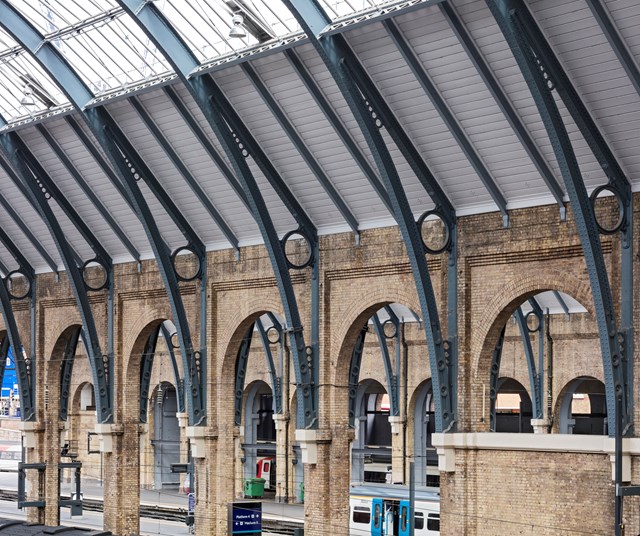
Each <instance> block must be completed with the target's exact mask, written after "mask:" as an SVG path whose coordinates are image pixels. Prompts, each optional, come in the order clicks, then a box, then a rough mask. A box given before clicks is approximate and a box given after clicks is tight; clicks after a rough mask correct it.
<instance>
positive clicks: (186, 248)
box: [171, 245, 202, 283]
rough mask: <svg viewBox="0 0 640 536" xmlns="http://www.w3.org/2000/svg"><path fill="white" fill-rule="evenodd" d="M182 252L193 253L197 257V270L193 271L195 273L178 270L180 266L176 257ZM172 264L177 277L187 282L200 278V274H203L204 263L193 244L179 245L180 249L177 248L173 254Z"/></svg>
mask: <svg viewBox="0 0 640 536" xmlns="http://www.w3.org/2000/svg"><path fill="white" fill-rule="evenodd" d="M182 252H187V253H191V254H192V255H193V256H194V257H195V263H196V264H195V270H194V271H193V273H186V274H185V273H180V271H179V270H178V266H177V264H176V257H177V256H178V255H180V254H181V253H182ZM171 264H172V265H173V271H174V272H175V274H176V277H177V278H178V280H179V281H183V282H185V283H188V282H189V281H194V280H195V279H198V278H200V276H201V275H202V264H201V262H200V257H198V254H197V253H196V251H195V249H193V246H190V245H189V246H182V247H179V248H178V249H176V250H175V251H174V252H173V253H172V254H171Z"/></svg>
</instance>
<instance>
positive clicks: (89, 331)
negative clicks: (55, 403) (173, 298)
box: [0, 21, 113, 423]
mask: <svg viewBox="0 0 640 536" xmlns="http://www.w3.org/2000/svg"><path fill="white" fill-rule="evenodd" d="M0 23H1V21H0ZM13 134H14V133H13V132H9V133H6V134H2V135H0V148H1V150H2V152H3V153H4V155H5V158H6V159H7V161H8V162H9V163H10V164H11V167H12V169H13V170H14V172H13V173H9V175H10V176H11V177H12V179H13V180H14V181H15V180H18V181H19V182H21V183H22V186H23V187H24V188H25V189H26V191H27V194H28V196H27V198H28V199H29V200H30V202H31V203H32V204H33V205H34V207H36V210H37V211H38V212H39V213H40V215H41V217H42V218H43V220H44V222H45V223H46V225H47V227H48V229H49V232H50V233H51V236H52V237H53V239H54V240H55V242H56V246H57V248H58V253H59V254H60V257H61V258H62V262H63V263H64V266H65V269H66V270H67V275H68V278H69V284H70V286H71V290H72V291H73V294H74V297H75V299H76V304H77V305H78V310H79V313H80V318H81V319H82V325H83V337H82V339H83V341H84V344H85V347H86V350H87V356H88V357H89V362H90V364H91V371H92V373H93V381H94V388H95V392H96V409H97V418H98V421H99V422H101V423H106V422H111V421H112V419H113V408H112V406H111V399H112V390H111V388H110V387H109V381H110V378H111V374H110V371H109V369H108V362H107V361H106V360H105V359H104V357H105V356H103V354H102V351H101V348H100V340H99V337H98V332H97V329H96V325H95V321H94V318H93V312H92V310H91V307H90V305H89V298H88V295H87V289H86V286H85V284H84V279H83V275H82V271H81V269H80V268H79V266H78V263H77V259H76V255H75V252H74V251H73V248H72V247H71V246H70V244H69V242H68V241H67V238H66V236H65V234H64V232H63V231H62V228H61V227H60V223H59V222H58V220H57V219H56V217H55V215H54V213H53V210H52V209H51V207H50V206H49V201H48V199H47V197H46V195H45V192H46V191H47V188H46V187H45V186H44V184H43V183H42V182H40V183H39V184H36V180H37V179H36V177H34V175H33V169H32V167H30V166H29V164H28V163H27V162H25V160H24V159H23V158H22V157H21V154H20V153H21V150H22V153H23V154H24V147H23V144H22V143H21V140H20V139H19V138H18V137H17V136H14V135H13ZM3 165H4V164H3ZM5 170H6V167H5ZM103 260H104V259H103ZM107 260H108V261H109V262H108V264H105V269H106V270H107V272H108V271H109V270H110V269H111V262H110V258H109V257H108V256H107ZM0 286H3V285H0ZM15 348H20V346H17V347H15Z"/></svg>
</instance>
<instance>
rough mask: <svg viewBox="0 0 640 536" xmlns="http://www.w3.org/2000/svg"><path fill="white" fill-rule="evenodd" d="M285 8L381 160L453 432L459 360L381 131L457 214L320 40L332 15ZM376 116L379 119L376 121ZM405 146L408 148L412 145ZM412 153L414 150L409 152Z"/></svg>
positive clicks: (441, 417)
mask: <svg viewBox="0 0 640 536" xmlns="http://www.w3.org/2000/svg"><path fill="white" fill-rule="evenodd" d="M284 4H285V5H286V6H287V7H288V8H289V10H290V11H291V12H292V13H293V14H294V16H295V17H296V19H297V20H298V22H299V23H300V25H301V26H302V27H303V29H304V30H305V32H306V33H307V36H308V37H309V38H310V40H311V41H312V43H313V44H314V46H315V48H316V50H317V51H318V53H319V54H320V56H321V57H322V59H323V60H324V62H325V64H326V65H327V67H328V69H329V72H330V73H331V75H332V76H333V78H334V80H335V81H336V83H337V85H338V88H339V89H340V91H341V92H342V94H343V96H344V97H345V99H346V100H347V103H348V104H349V107H350V109H351V112H352V113H353V114H354V116H355V118H356V120H357V121H358V124H359V126H360V128H361V130H362V132H363V134H364V135H365V138H366V139H367V143H368V144H369V147H370V149H371V152H372V154H373V156H374V158H375V160H376V164H377V166H378V170H379V172H380V175H381V178H382V181H383V183H384V186H385V189H386V190H387V192H388V194H389V197H390V199H391V205H392V207H393V214H394V217H395V219H396V221H397V222H398V227H399V228H400V232H401V234H402V238H403V241H404V243H405V246H406V248H407V255H408V257H409V263H410V265H411V268H412V271H413V275H414V280H415V283H416V291H417V294H418V298H419V301H420V307H421V310H422V315H423V318H424V329H425V336H426V340H427V347H428V349H429V360H430V365H431V371H432V375H433V391H434V393H440V396H439V397H435V401H434V402H435V409H436V411H435V420H436V430H437V431H439V432H441V431H445V432H446V431H451V430H453V429H454V427H455V425H456V399H457V356H456V355H455V353H453V352H452V346H451V341H444V340H443V337H442V332H441V329H440V320H439V317H438V308H437V302H436V298H435V294H434V290H433V286H432V283H431V278H430V275H429V269H428V266H427V262H426V259H425V249H424V244H423V242H422V237H421V235H420V232H419V230H418V226H417V224H416V221H415V220H414V217H413V214H412V211H411V207H410V205H409V202H408V199H407V196H406V193H405V191H404V188H403V186H402V183H401V181H400V177H399V176H398V172H397V170H396V168H395V165H394V163H393V161H392V159H391V155H390V154H389V150H388V148H387V146H386V144H385V142H384V139H383V137H382V135H381V133H380V130H379V129H380V128H381V126H383V125H384V126H385V127H386V128H387V130H388V131H389V133H390V134H391V135H392V137H394V139H395V140H396V144H397V145H398V147H399V148H400V150H401V151H403V153H404V154H405V158H407V161H409V163H410V164H411V165H412V167H414V166H416V167H415V168H414V170H417V172H418V173H419V174H418V176H419V177H420V179H421V181H422V182H423V186H424V187H425V188H426V189H427V192H429V194H430V195H431V197H432V199H433V200H434V202H435V204H436V207H438V208H439V209H440V211H441V212H442V218H443V221H445V222H446V224H447V225H450V228H452V227H453V226H454V225H455V212H454V210H453V207H452V206H451V204H450V202H449V200H448V199H447V198H446V196H445V195H444V192H442V190H441V189H440V187H439V185H438V184H437V182H436V181H435V178H434V177H433V175H431V173H430V172H428V169H427V168H426V165H425V164H424V162H423V161H422V159H421V158H420V155H419V154H417V151H416V149H415V147H414V146H413V145H411V144H410V142H409V139H408V136H407V135H406V133H404V132H403V131H402V129H400V125H399V124H398V123H397V120H396V119H395V117H394V116H393V114H392V113H391V110H390V109H389V107H388V106H387V105H386V103H385V102H384V100H383V99H382V97H381V95H380V94H379V92H378V91H377V89H376V88H375V87H374V85H373V83H371V80H370V79H369V78H368V76H366V73H364V69H362V67H361V66H360V64H359V62H358V61H357V59H356V58H355V57H354V55H353V54H352V53H351V51H350V49H349V48H348V46H347V44H346V42H345V41H344V39H343V38H342V36H339V35H335V36H327V37H323V38H322V39H318V38H317V35H318V34H319V33H320V31H321V30H322V29H323V28H324V27H326V26H327V23H328V22H329V19H328V17H327V15H326V14H325V13H324V11H323V10H322V8H321V7H320V6H319V5H318V3H317V1H315V0H284ZM365 77H366V78H365ZM378 99H379V100H378ZM374 113H375V114H376V118H375V119H374V117H373V114H374ZM378 118H379V119H381V120H382V125H380V124H377V122H376V121H377V120H378ZM405 142H406V143H409V145H408V146H407V145H406V144H405ZM409 148H410V149H411V150H408V151H407V149H409ZM415 157H417V159H416V158H415ZM425 173H428V175H426V174H425ZM454 262H455V260H454ZM454 306H455V305H454V304H450V308H451V307H454ZM450 336H451V337H453V336H454V333H450Z"/></svg>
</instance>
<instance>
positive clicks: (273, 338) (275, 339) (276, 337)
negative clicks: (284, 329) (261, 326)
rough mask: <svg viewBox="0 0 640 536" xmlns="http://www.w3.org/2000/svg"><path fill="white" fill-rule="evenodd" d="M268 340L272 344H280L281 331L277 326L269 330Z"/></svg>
mask: <svg viewBox="0 0 640 536" xmlns="http://www.w3.org/2000/svg"><path fill="white" fill-rule="evenodd" d="M267 340H268V341H269V343H270V344H278V343H279V342H280V331H279V330H278V328H276V327H275V326H271V327H270V328H269V329H268V330H267Z"/></svg>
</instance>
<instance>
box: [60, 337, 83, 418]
mask: <svg viewBox="0 0 640 536" xmlns="http://www.w3.org/2000/svg"><path fill="white" fill-rule="evenodd" d="M81 331H82V327H81V326H76V327H74V328H73V329H72V330H71V332H69V334H68V337H67V340H66V341H65V346H64V352H63V354H62V365H61V367H60V408H59V412H60V420H61V421H66V420H67V417H68V416H69V399H70V398H71V376H72V374H73V362H74V360H75V355H76V349H77V348H78V339H79V338H80V332H81Z"/></svg>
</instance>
